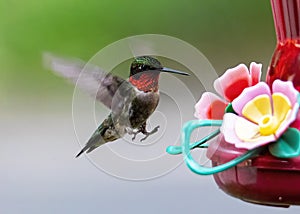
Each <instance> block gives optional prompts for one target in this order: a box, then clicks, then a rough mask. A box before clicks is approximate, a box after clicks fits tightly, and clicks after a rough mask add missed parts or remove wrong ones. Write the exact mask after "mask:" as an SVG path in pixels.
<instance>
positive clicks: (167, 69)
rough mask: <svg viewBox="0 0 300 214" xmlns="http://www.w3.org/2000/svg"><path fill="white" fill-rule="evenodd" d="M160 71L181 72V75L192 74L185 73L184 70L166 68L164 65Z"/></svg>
mask: <svg viewBox="0 0 300 214" xmlns="http://www.w3.org/2000/svg"><path fill="white" fill-rule="evenodd" d="M160 72H167V73H173V74H180V75H186V76H190V74H188V73H185V72H183V71H177V70H174V69H172V68H166V67H163V68H162V69H161V70H160Z"/></svg>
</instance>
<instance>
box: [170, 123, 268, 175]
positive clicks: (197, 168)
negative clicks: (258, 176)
mask: <svg viewBox="0 0 300 214" xmlns="http://www.w3.org/2000/svg"><path fill="white" fill-rule="evenodd" d="M221 125H222V121H220V120H192V121H189V122H187V123H186V124H185V125H184V127H183V129H182V135H181V140H182V142H181V143H182V144H181V146H182V149H181V151H182V153H183V155H184V157H185V158H184V160H185V162H186V164H187V166H188V167H189V168H190V169H191V170H192V171H193V172H195V173H196V174H200V175H211V174H215V173H218V172H222V171H224V170H227V169H229V168H231V167H233V166H236V165H237V164H239V163H241V162H243V161H245V160H247V159H249V158H252V157H254V156H256V155H258V154H259V153H260V152H261V151H262V150H263V149H264V147H259V148H256V149H253V150H249V151H248V152H246V153H245V154H243V155H241V156H239V157H237V158H235V159H233V160H231V161H229V162H227V163H225V164H222V165H219V166H215V167H204V166H202V165H200V164H198V163H197V162H196V161H195V160H194V159H193V157H192V155H191V153H190V149H191V148H194V147H195V146H196V144H201V143H202V142H203V143H204V142H206V141H207V140H209V139H211V136H215V135H214V134H216V133H217V132H215V133H212V134H210V135H208V136H207V137H205V138H203V139H202V140H200V141H199V142H197V143H194V144H191V145H190V137H191V133H192V132H193V130H194V129H196V128H198V127H204V126H221ZM168 150H169V151H168V152H170V151H171V152H173V151H172V147H171V149H170V147H168ZM176 150H178V149H176ZM178 152H179V151H178Z"/></svg>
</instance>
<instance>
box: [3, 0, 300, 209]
mask: <svg viewBox="0 0 300 214" xmlns="http://www.w3.org/2000/svg"><path fill="white" fill-rule="evenodd" d="M138 34H165V35H169V36H173V37H177V38H179V39H181V40H184V41H186V42H188V43H190V44H191V45H193V46H194V47H196V48H197V49H199V50H200V51H201V52H202V53H203V54H204V55H205V56H206V57H207V58H208V60H209V61H210V62H211V64H212V65H213V66H214V68H215V69H216V71H217V73H218V74H222V73H223V72H224V70H226V69H227V68H229V67H233V66H235V65H237V64H239V63H245V64H247V65H249V64H250V62H251V61H256V62H262V63H263V71H264V75H265V73H266V70H267V66H268V63H269V61H270V58H271V55H272V53H273V50H274V48H275V44H276V37H275V31H274V27H273V20H272V12H271V7H270V2H269V0H251V1H241V0H188V1H178V0H177V1H166V0H151V1H141V0H135V1H131V0H127V1H122V0H118V1H113V0H85V1H77V0H43V1H35V0H24V1H17V0H0V133H1V142H0V174H1V176H0V190H1V192H0V213H9V214H10V213H30V214H32V213H51V214H52V213H151V214H152V213H200V212H201V211H203V210H204V212H205V213H217V212H219V211H220V209H222V210H226V212H227V210H228V211H229V212H230V213H241V212H242V213H244V214H247V213H249V214H250V213H254V212H255V213H272V214H274V213H281V212H282V209H275V208H270V207H262V206H255V205H250V204H247V203H245V202H241V201H239V200H236V199H234V198H232V197H229V196H227V195H225V194H224V193H222V191H220V190H219V189H218V188H217V186H216V184H215V183H214V181H213V178H212V177H210V176H209V177H200V176H198V175H195V174H193V173H192V172H190V171H189V170H188V169H187V167H186V166H185V165H184V164H182V165H181V166H180V167H178V168H177V169H176V170H174V171H172V172H170V173H169V174H167V175H166V176H163V177H160V178H159V179H154V180H150V181H147V182H146V181H145V182H129V181H124V180H120V179H116V178H114V177H112V176H110V175H108V174H106V173H104V172H103V171H101V170H98V169H97V168H96V167H94V166H93V165H92V164H91V163H90V162H89V161H88V159H87V158H86V157H82V158H80V159H76V160H75V159H74V156H75V154H76V153H77V152H78V151H79V149H80V146H79V145H78V143H77V140H78V139H77V138H76V135H75V134H79V136H80V137H81V138H82V139H84V140H85V139H88V137H89V136H90V134H91V133H92V132H93V130H94V129H95V126H96V124H93V123H92V122H93V121H91V120H90V119H89V118H88V117H87V115H89V114H88V113H89V112H88V109H86V106H85V105H84V103H83V105H82V107H81V106H80V107H81V109H82V111H80V112H79V113H78V115H80V117H79V119H78V121H79V122H80V123H81V124H82V127H84V128H81V129H78V130H76V131H77V132H76V133H74V128H73V125H74V123H73V118H72V94H73V90H74V86H73V85H71V84H67V83H66V81H65V80H63V79H62V78H60V77H57V76H55V75H54V74H53V73H51V72H50V71H49V70H46V69H44V68H43V66H42V54H43V52H45V51H47V52H52V53H55V54H58V55H63V56H71V57H78V58H82V59H83V60H89V59H90V58H91V57H92V56H93V55H94V54H96V53H97V52H98V51H99V50H101V49H102V48H104V47H105V46H107V45H109V44H111V43H113V42H115V41H117V40H119V39H122V38H125V37H128V36H133V35H138ZM201 72H206V71H201ZM263 78H264V76H263ZM198 93H199V96H200V92H198ZM86 99H89V98H86ZM163 100H164V99H162V101H163ZM193 105H194V103H190V109H192V108H193ZM107 112H108V110H107V109H105V110H104V108H103V111H100V113H101V117H99V118H100V119H103V118H104V117H105V116H106V114H107ZM76 116H77V115H76ZM187 116H188V117H191V118H192V117H193V112H192V111H190V115H187ZM182 122H185V121H182ZM168 125H169V124H168ZM172 125H178V126H180V125H181V124H170V127H168V128H170V129H172ZM174 127H175V126H174ZM174 127H173V128H174ZM175 128H176V127H175ZM175 128H174V133H176V134H178V135H179V132H178V131H177V128H176V129H175ZM165 143H169V142H165ZM174 143H175V142H174ZM176 143H178V144H179V142H176ZM119 145H120V148H121V146H122V144H114V146H115V147H118V146H119ZM158 145H160V144H158ZM118 148H119V147H118ZM105 149H107V148H106V147H104V149H99V150H98V152H95V153H94V155H98V154H101V152H102V153H105ZM164 151H165V147H163V148H161V152H162V153H164ZM145 152H147V151H145ZM167 158H169V159H173V158H174V159H176V160H179V161H182V157H181V156H177V157H173V156H171V157H167ZM107 161H109V159H108V160H107ZM116 164H118V163H116ZM125 170H126V169H125ZM146 170H147V169H146ZM136 173H138V172H136ZM185 199H186V200H185ZM200 209H202V210H200ZM288 211H289V213H292V212H293V213H299V209H298V211H297V208H290V209H289V210H288Z"/></svg>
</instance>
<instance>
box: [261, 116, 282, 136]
mask: <svg viewBox="0 0 300 214" xmlns="http://www.w3.org/2000/svg"><path fill="white" fill-rule="evenodd" d="M279 125H280V124H279V123H278V121H276V119H275V118H274V117H273V116H272V115H270V114H268V115H264V116H263V117H262V118H261V120H260V121H259V123H258V126H259V132H260V134H261V135H271V134H274V133H275V132H276V130H277V129H278V127H279Z"/></svg>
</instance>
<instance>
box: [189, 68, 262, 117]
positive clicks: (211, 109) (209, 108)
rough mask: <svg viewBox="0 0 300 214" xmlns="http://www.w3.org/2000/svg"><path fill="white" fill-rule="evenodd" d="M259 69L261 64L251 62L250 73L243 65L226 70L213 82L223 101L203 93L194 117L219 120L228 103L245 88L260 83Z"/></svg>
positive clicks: (196, 106) (209, 93) (211, 94)
mask: <svg viewBox="0 0 300 214" xmlns="http://www.w3.org/2000/svg"><path fill="white" fill-rule="evenodd" d="M261 67H262V65H261V64H257V63H255V62H252V63H251V64H250V71H249V70H248V68H247V67H246V65H244V64H240V65H238V66H236V67H234V68H230V69H228V70H227V71H226V72H225V73H224V74H223V75H222V76H221V77H219V78H218V79H216V80H215V82H214V88H215V89H216V91H217V92H218V94H219V95H220V96H221V97H222V98H223V99H222V98H220V97H218V96H217V95H215V94H213V93H211V92H205V93H203V94H202V96H201V98H200V100H199V101H198V103H197V104H196V105H195V114H194V115H195V117H196V118H198V119H215V120H221V119H222V118H223V115H224V111H225V108H226V106H227V105H228V103H229V102H232V101H233V100H234V99H235V98H236V97H237V96H239V95H240V94H241V93H242V91H243V90H244V89H245V88H247V87H250V86H253V85H256V84H257V83H258V82H259V81H260V76H261Z"/></svg>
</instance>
